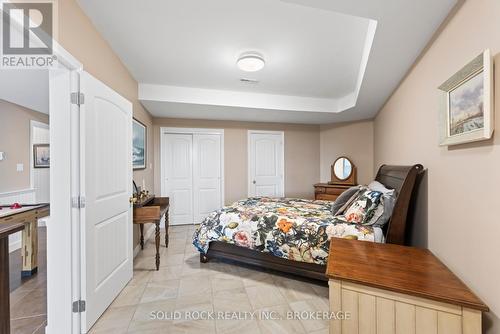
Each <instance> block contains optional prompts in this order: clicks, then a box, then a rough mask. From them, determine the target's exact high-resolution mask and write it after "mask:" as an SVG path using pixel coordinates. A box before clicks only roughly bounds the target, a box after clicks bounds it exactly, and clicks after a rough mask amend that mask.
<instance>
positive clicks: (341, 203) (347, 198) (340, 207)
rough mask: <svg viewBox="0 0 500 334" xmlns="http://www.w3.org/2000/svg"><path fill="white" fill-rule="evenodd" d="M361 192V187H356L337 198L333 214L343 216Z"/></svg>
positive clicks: (333, 206)
mask: <svg viewBox="0 0 500 334" xmlns="http://www.w3.org/2000/svg"><path fill="white" fill-rule="evenodd" d="M360 191H361V186H355V187H351V188H349V189H347V190H346V191H344V192H343V193H342V194H340V195H339V197H337V199H336V200H335V202H333V204H332V209H331V210H332V213H333V215H334V216H337V215H339V214H341V213H342V212H343V211H344V210H345V208H346V207H348V206H349V205H350V204H351V203H352V201H353V200H354V199H356V197H357V196H358V194H359V192H360Z"/></svg>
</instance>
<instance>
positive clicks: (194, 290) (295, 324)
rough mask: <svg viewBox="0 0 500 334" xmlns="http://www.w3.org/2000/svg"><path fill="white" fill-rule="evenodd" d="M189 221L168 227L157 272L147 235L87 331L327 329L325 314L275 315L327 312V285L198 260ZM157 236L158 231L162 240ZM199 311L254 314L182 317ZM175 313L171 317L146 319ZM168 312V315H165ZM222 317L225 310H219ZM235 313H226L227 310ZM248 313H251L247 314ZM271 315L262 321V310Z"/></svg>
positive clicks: (319, 330) (151, 244) (306, 330)
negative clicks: (126, 279) (117, 290)
mask: <svg viewBox="0 0 500 334" xmlns="http://www.w3.org/2000/svg"><path fill="white" fill-rule="evenodd" d="M193 231H194V227H193V226H173V227H171V230H170V244H169V248H168V249H167V248H165V246H164V245H162V248H161V265H160V270H159V271H155V270H153V269H154V254H155V249H154V244H153V240H152V239H150V240H148V242H147V244H146V246H145V248H144V250H143V251H141V253H139V255H138V256H137V257H136V259H135V261H134V277H133V279H132V281H131V282H130V283H129V284H128V285H127V287H126V288H125V289H124V290H123V291H122V293H121V294H120V295H119V296H118V297H117V298H116V299H115V301H114V302H113V304H112V305H111V306H110V307H109V308H108V310H106V312H105V313H104V314H103V315H102V316H101V318H100V319H99V320H98V322H97V323H96V324H95V325H94V327H93V328H92V330H91V333H93V334H100V333H117V334H119V333H144V334H146V333H176V334H177V333H206V334H209V333H221V334H222V333H238V334H245V333H252V334H255V333H272V334H278V333H287V334H288V333H311V334H312V333H317V334H320V333H322V334H323V333H325V334H326V333H328V321H327V320H307V319H294V320H281V319H280V317H286V315H287V314H291V313H288V312H308V311H321V312H327V311H328V289H327V286H326V283H323V284H321V283H319V284H315V283H313V282H307V281H302V280H300V279H295V278H292V277H290V276H284V275H280V274H277V273H273V272H265V271H262V270H257V269H254V268H251V267H244V266H241V265H236V264H231V263H224V262H220V261H216V260H210V262H209V263H206V264H204V263H200V261H199V253H198V252H197V251H196V250H195V249H194V247H193V246H192V244H191V237H192V234H193ZM161 240H163V236H162V239H161ZM189 311H197V312H199V314H205V315H206V314H208V313H201V312H203V311H208V312H215V314H220V313H219V312H242V313H241V314H245V313H243V312H256V313H254V314H256V315H259V316H256V318H255V319H248V320H241V319H238V320H228V319H226V320H222V319H214V320H212V319H204V320H193V319H187V318H186V315H187V314H191V315H192V316H193V317H194V316H195V315H196V314H197V313H189ZM151 312H155V313H154V314H155V315H156V316H157V317H161V316H163V315H171V314H174V315H180V316H179V318H175V319H173V320H163V319H161V320H158V319H151ZM170 312H174V313H170ZM225 314H226V317H228V316H227V315H228V313H225ZM233 314H234V313H229V315H231V316H232V315H233ZM246 314H247V316H248V315H249V314H251V313H246ZM266 315H267V316H268V317H271V318H272V319H274V320H272V319H270V320H266V319H263V317H264V316H266Z"/></svg>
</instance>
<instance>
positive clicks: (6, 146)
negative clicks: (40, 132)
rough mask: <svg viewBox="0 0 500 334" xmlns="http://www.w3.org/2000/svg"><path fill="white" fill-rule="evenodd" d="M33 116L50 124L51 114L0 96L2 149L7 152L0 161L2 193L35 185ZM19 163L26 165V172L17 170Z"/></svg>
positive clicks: (0, 150)
mask: <svg viewBox="0 0 500 334" xmlns="http://www.w3.org/2000/svg"><path fill="white" fill-rule="evenodd" d="M31 120H34V121H38V122H42V123H46V124H48V123H49V116H48V115H46V114H42V113H39V112H36V111H33V110H30V109H27V108H24V107H21V106H19V105H17V104H13V103H10V102H7V101H5V100H0V152H4V153H5V160H3V161H0V193H3V192H8V191H15V190H23V189H28V188H30V187H31V185H30V161H31V160H30V158H31V154H32V150H31V148H30V121H31ZM19 163H21V164H23V165H24V170H23V171H22V172H18V171H17V170H16V166H17V164H19Z"/></svg>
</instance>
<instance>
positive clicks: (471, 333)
mask: <svg viewBox="0 0 500 334" xmlns="http://www.w3.org/2000/svg"><path fill="white" fill-rule="evenodd" d="M326 274H327V276H328V278H329V286H330V310H331V311H332V312H339V311H341V312H340V313H339V317H342V316H345V317H346V319H343V320H331V322H330V333H331V334H334V333H335V334H340V333H342V334H351V333H377V334H391V333H394V334H395V333H405V334H406V333H407V334H431V333H434V334H445V333H446V334H480V333H481V315H482V312H487V311H488V307H487V306H486V305H485V304H484V303H483V302H482V301H481V300H479V298H478V297H476V296H475V295H474V294H473V293H472V292H471V291H470V290H469V289H468V288H467V286H466V285H465V284H464V283H462V281H460V279H458V278H457V277H456V276H455V275H454V274H453V273H452V272H451V271H450V270H449V269H448V268H447V267H446V266H445V265H444V264H443V263H441V261H439V259H437V258H436V257H435V256H434V255H433V254H432V253H431V252H430V251H429V250H425V249H418V248H413V247H405V246H399V245H392V244H377V243H372V242H365V241H356V240H347V239H338V238H332V239H331V241H330V254H329V258H328V266H327V271H326Z"/></svg>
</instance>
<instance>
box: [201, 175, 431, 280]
mask: <svg viewBox="0 0 500 334" xmlns="http://www.w3.org/2000/svg"><path fill="white" fill-rule="evenodd" d="M422 173H423V166H422V165H413V166H388V165H383V166H381V167H380V169H379V170H378V172H377V176H376V178H375V180H377V181H379V182H380V183H382V184H383V185H385V186H386V187H387V188H389V189H395V190H396V194H397V197H396V199H395V203H394V210H393V212H392V216H391V217H390V219H389V222H388V223H387V224H385V225H384V226H383V227H376V226H364V225H360V224H350V223H348V222H345V221H342V220H339V219H338V217H335V216H333V214H332V213H331V210H330V208H331V205H332V202H329V201H311V200H304V199H292V198H284V199H276V198H266V197H259V198H248V199H245V200H241V201H238V202H236V203H234V204H233V205H231V206H227V207H224V208H222V209H221V210H217V211H216V212H213V213H212V214H211V215H210V216H209V217H207V218H206V219H205V220H204V221H203V222H202V224H201V226H200V227H199V228H198V229H197V231H196V232H195V235H194V240H193V244H194V245H195V247H197V248H198V250H199V251H200V261H201V262H207V261H209V259H211V258H218V259H224V260H230V261H235V262H240V263H244V264H249V265H253V266H258V267H262V268H266V269H271V270H277V271H281V272H285V273H291V274H295V275H299V276H304V277H308V278H313V279H318V280H327V278H326V276H325V270H326V261H327V258H328V247H329V246H328V245H329V243H328V240H329V239H330V238H331V237H341V238H342V237H345V238H355V239H358V240H365V241H372V242H387V243H392V244H400V245H403V244H405V239H406V231H407V226H408V224H407V220H408V219H407V217H408V212H409V210H411V208H412V206H413V202H414V198H415V196H414V193H415V189H416V185H417V184H418V179H419V176H420V175H421V174H422ZM257 225H258V228H257V229H256V226H257ZM256 231H258V233H257V232H256ZM289 232H291V233H289ZM252 233H253V234H252ZM227 236H231V238H229V237H227ZM298 250H300V251H298Z"/></svg>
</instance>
